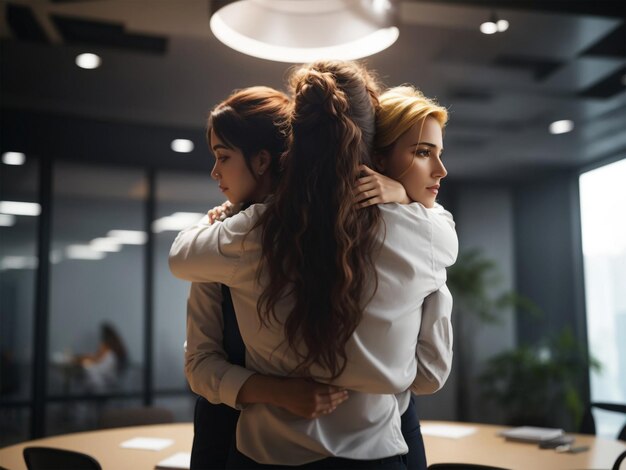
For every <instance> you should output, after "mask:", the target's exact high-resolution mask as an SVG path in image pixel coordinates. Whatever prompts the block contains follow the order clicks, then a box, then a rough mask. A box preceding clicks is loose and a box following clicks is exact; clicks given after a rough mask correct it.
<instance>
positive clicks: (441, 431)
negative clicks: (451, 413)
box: [421, 424, 476, 439]
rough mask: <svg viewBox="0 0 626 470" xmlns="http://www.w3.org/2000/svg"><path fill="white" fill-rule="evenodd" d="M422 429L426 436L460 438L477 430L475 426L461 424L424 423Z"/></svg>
mask: <svg viewBox="0 0 626 470" xmlns="http://www.w3.org/2000/svg"><path fill="white" fill-rule="evenodd" d="M421 431H422V434H423V435H424V436H435V437H448V438H450V439H460V438H462V437H465V436H469V435H470V434H474V433H475V432H476V428H475V427H473V426H459V425H456V424H422V426H421Z"/></svg>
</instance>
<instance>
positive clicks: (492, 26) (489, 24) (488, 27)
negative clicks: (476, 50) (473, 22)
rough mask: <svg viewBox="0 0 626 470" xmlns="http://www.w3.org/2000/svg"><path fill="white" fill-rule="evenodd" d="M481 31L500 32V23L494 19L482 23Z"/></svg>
mask: <svg viewBox="0 0 626 470" xmlns="http://www.w3.org/2000/svg"><path fill="white" fill-rule="evenodd" d="M480 32H481V33H483V34H494V33H497V32H498V25H497V24H496V23H494V22H493V21H485V22H484V23H483V24H481V25H480Z"/></svg>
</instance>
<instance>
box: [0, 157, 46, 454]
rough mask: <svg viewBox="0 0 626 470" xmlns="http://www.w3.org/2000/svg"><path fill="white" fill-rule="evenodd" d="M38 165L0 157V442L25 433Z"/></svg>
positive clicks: (35, 261)
mask: <svg viewBox="0 0 626 470" xmlns="http://www.w3.org/2000/svg"><path fill="white" fill-rule="evenodd" d="M38 183H39V165H38V161H37V160H36V159H32V158H26V157H25V156H23V155H22V154H18V155H13V157H12V158H8V157H5V155H3V157H2V163H0V447H1V446H3V445H7V444H10V443H13V442H18V441H21V440H24V439H27V438H28V433H29V421H30V413H31V409H30V401H31V399H32V369H33V368H32V365H33V328H32V325H33V314H34V309H35V305H34V302H35V297H36V296H35V289H36V286H35V282H36V272H37V266H38V259H37V230H38V219H39V215H40V211H41V206H40V204H39V191H38Z"/></svg>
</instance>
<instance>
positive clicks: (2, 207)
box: [0, 201, 41, 215]
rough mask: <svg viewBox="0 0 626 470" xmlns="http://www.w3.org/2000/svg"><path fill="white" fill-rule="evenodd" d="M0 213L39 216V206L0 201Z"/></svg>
mask: <svg viewBox="0 0 626 470" xmlns="http://www.w3.org/2000/svg"><path fill="white" fill-rule="evenodd" d="M0 213H2V214H13V215H39V214H41V206H40V205H39V204H37V203H36V202H20V201H0Z"/></svg>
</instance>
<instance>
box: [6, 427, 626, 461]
mask: <svg viewBox="0 0 626 470" xmlns="http://www.w3.org/2000/svg"><path fill="white" fill-rule="evenodd" d="M422 424H448V425H453V424H461V423H450V422H442V421H423V422H422ZM463 425H464V426H473V427H476V432H475V433H474V434H471V435H469V436H466V437H463V438H460V439H450V438H445V437H433V436H424V441H425V444H426V455H427V458H428V463H429V464H433V463H440V462H464V463H478V464H484V465H495V466H499V467H505V468H510V469H512V470H518V469H519V470H535V469H537V470H567V469H572V470H573V469H610V468H611V467H612V465H613V462H614V461H615V459H616V458H617V456H618V455H619V454H621V453H622V452H623V451H625V450H626V444H625V443H623V442H620V441H616V440H611V439H604V438H597V437H594V436H586V435H581V434H575V435H574V436H575V437H576V445H577V446H578V445H588V446H589V450H588V451H587V452H583V453H580V454H558V453H556V452H555V451H554V450H542V449H539V448H538V447H537V445H535V444H524V443H517V442H507V441H505V440H504V438H502V437H499V436H497V433H498V432H499V431H502V430H504V429H508V428H506V427H504V426H491V425H486V424H472V423H463ZM133 437H160V438H168V439H173V440H174V443H173V444H172V445H171V446H169V447H167V448H166V449H163V450H160V451H150V450H136V449H123V448H121V447H120V443H122V442H124V441H126V440H128V439H132V438H133ZM192 440H193V425H192V424H191V423H176V424H157V425H152V426H135V427H128V428H117V429H106V430H102V431H91V432H81V433H76V434H64V435H61V436H54V437H47V438H44V439H37V440H34V441H28V442H23V443H21V444H16V445H13V446H10V447H5V448H3V449H0V466H3V467H6V468H8V469H10V470H25V469H26V465H25V463H24V459H23V457H22V450H23V449H24V447H27V446H32V445H40V446H50V447H59V448H63V449H70V450H76V451H79V452H84V453H86V454H89V455H91V456H93V457H94V458H96V459H97V460H98V462H100V464H101V465H102V468H103V469H104V470H124V469H129V470H152V469H154V466H155V465H156V464H157V462H159V461H161V460H163V459H165V458H167V457H169V456H170V455H173V454H175V453H177V452H189V451H190V450H191V442H192Z"/></svg>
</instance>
